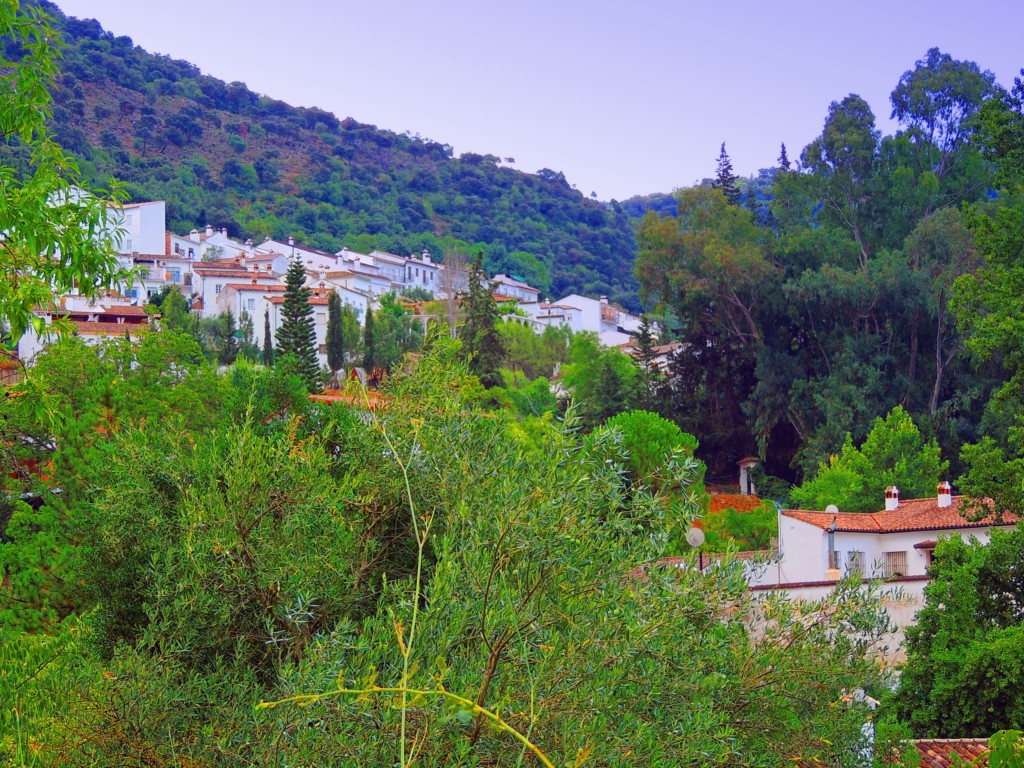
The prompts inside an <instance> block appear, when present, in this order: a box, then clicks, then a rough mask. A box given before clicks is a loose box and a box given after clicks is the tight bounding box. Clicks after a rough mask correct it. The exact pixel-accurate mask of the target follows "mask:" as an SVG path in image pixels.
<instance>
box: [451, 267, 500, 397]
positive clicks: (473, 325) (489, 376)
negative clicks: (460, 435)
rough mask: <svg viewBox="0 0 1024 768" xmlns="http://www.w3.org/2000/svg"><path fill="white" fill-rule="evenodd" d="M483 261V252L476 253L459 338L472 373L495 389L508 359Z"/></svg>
mask: <svg viewBox="0 0 1024 768" xmlns="http://www.w3.org/2000/svg"><path fill="white" fill-rule="evenodd" d="M483 258H484V254H483V251H480V252H479V253H477V256H476V259H475V260H474V261H473V264H472V265H471V266H470V269H469V292H468V293H467V295H466V324H465V325H464V326H463V327H462V332H461V333H460V334H459V337H460V338H461V339H462V349H463V351H464V352H465V354H466V357H467V359H468V360H469V370H470V371H471V372H472V373H473V374H475V375H476V377H477V378H479V379H480V383H481V384H483V385H484V386H485V387H496V386H499V385H500V384H501V382H502V378H501V373H500V372H499V368H500V367H501V361H502V360H503V359H504V358H505V345H504V343H503V342H502V340H501V335H500V334H499V333H498V302H497V301H495V299H494V294H493V293H492V292H491V290H490V286H489V285H487V284H485V283H486V280H485V278H484V270H483Z"/></svg>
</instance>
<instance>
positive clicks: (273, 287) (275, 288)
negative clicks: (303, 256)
mask: <svg viewBox="0 0 1024 768" xmlns="http://www.w3.org/2000/svg"><path fill="white" fill-rule="evenodd" d="M224 287H225V288H234V289H235V290H236V291H256V292H257V293H278V292H280V293H284V292H285V291H287V290H288V286H286V285H281V284H280V283H273V284H270V285H260V284H259V283H225V284H224Z"/></svg>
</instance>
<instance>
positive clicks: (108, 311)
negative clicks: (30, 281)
mask: <svg viewBox="0 0 1024 768" xmlns="http://www.w3.org/2000/svg"><path fill="white" fill-rule="evenodd" d="M55 302H56V304H55V306H54V307H53V308H50V309H41V308H40V309H36V310H35V311H34V314H35V315H36V316H37V317H41V318H43V321H44V322H45V324H46V327H47V328H50V326H51V325H52V324H53V322H54V320H57V319H61V320H63V321H64V323H66V324H67V325H69V326H70V329H71V332H72V333H73V334H74V335H75V336H78V337H79V338H81V339H82V341H84V342H85V343H86V344H90V345H93V344H99V343H101V342H102V341H105V340H106V339H109V338H120V339H124V338H129V339H131V340H132V341H137V340H138V339H139V338H140V337H141V335H142V334H144V333H147V332H148V331H149V330H150V329H151V327H152V326H150V324H149V315H148V314H147V313H146V311H145V310H144V309H142V308H141V307H137V306H134V305H132V304H131V303H129V301H128V300H127V299H124V298H114V297H107V298H103V299H98V300H96V301H89V300H88V299H85V298H83V297H81V296H61V297H59V298H55ZM55 338H56V334H54V333H52V332H49V331H44V332H43V334H42V335H40V334H37V333H36V331H35V328H33V327H32V326H29V329H28V330H27V331H26V332H25V334H24V335H23V336H22V337H21V338H20V339H19V340H18V358H19V359H21V360H22V361H24V362H25V363H26V364H28V365H31V364H32V363H33V362H34V360H35V358H36V355H38V354H39V353H40V352H41V351H42V350H43V349H44V348H45V347H46V345H47V344H49V343H51V342H52V341H53V340H54V339H55Z"/></svg>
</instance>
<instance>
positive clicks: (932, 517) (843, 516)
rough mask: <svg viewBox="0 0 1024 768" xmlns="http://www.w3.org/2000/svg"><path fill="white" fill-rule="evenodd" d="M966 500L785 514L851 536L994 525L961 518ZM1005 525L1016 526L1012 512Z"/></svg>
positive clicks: (905, 502) (916, 501)
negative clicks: (854, 510)
mask: <svg viewBox="0 0 1024 768" xmlns="http://www.w3.org/2000/svg"><path fill="white" fill-rule="evenodd" d="M962 501H963V497H962V496H954V497H953V503H952V504H951V505H950V506H948V507H940V506H939V504H938V499H935V498H931V499H907V500H901V501H900V503H899V506H898V507H896V509H893V510H883V511H881V512H840V513H838V514H835V515H833V514H830V513H828V512H812V511H810V510H804V509H787V510H785V511H784V512H783V513H782V514H783V515H784V516H785V517H791V518H793V519H794V520H800V521H801V522H804V523H809V524H810V525H814V526H817V527H818V528H821V529H822V530H827V529H828V527H829V526H830V525H831V524H832V520H833V519H835V521H836V530H837V531H845V532H847V533H895V532H898V531H941V530H952V529H956V528H983V527H985V526H988V525H992V519H991V518H985V519H984V520H979V521H977V522H973V521H970V520H967V519H966V518H964V517H962V516H961V515H960V506H961V502H962ZM1003 522H1004V524H1006V525H1012V524H1014V523H1016V522H1017V516H1016V515H1013V514H1010V513H1009V512H1007V513H1005V514H1004V515H1003Z"/></svg>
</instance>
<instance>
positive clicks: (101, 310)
mask: <svg viewBox="0 0 1024 768" xmlns="http://www.w3.org/2000/svg"><path fill="white" fill-rule="evenodd" d="M96 309H97V314H100V315H117V316H119V317H145V316H146V314H147V312H146V310H144V309H143V308H142V307H132V306H124V307H108V306H103V307H97V308H96Z"/></svg>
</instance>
